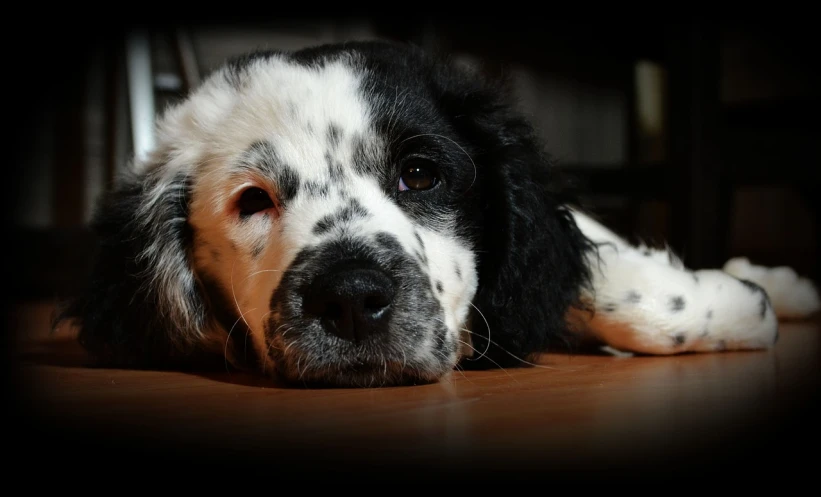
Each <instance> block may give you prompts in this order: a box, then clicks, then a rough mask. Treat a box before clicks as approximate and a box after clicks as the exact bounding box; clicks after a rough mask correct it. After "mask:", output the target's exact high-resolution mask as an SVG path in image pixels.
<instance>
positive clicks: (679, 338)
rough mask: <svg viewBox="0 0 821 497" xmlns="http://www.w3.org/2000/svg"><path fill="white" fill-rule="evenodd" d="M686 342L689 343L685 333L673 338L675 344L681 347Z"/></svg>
mask: <svg viewBox="0 0 821 497" xmlns="http://www.w3.org/2000/svg"><path fill="white" fill-rule="evenodd" d="M685 341H687V335H685V334H684V333H677V334H676V335H674V336H673V342H674V343H675V344H676V345H681V344H683V343H684V342H685Z"/></svg>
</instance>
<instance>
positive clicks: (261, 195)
mask: <svg viewBox="0 0 821 497" xmlns="http://www.w3.org/2000/svg"><path fill="white" fill-rule="evenodd" d="M272 207H274V201H273V200H271V197H270V196H269V195H268V192H266V191H265V190H263V189H262V188H257V187H251V188H248V189H247V190H245V191H244V192H242V195H241V196H240V198H239V213H240V215H241V216H250V215H251V214H254V213H255V212H259V211H264V210H266V209H270V208H272Z"/></svg>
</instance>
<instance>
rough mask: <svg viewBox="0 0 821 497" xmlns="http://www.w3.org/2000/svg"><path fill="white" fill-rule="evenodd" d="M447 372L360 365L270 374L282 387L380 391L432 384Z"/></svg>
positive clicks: (381, 365)
mask: <svg viewBox="0 0 821 497" xmlns="http://www.w3.org/2000/svg"><path fill="white" fill-rule="evenodd" d="M450 369H451V368H448V367H446V366H445V365H442V366H441V367H439V368H437V369H436V370H431V369H428V370H420V369H409V368H407V367H406V368H404V369H403V368H401V365H398V364H375V363H370V364H369V363H363V364H358V365H356V366H349V367H345V368H342V367H337V368H332V369H327V368H326V369H323V370H316V369H307V370H300V371H297V370H295V369H293V368H279V367H277V368H276V370H275V373H274V374H275V377H276V379H277V380H279V381H282V382H283V383H285V384H288V385H291V386H302V387H306V388H382V387H402V386H414V385H426V384H431V383H436V382H437V381H439V380H440V379H441V378H442V377H443V376H444V375H445V374H447V373H448V372H449V371H450Z"/></svg>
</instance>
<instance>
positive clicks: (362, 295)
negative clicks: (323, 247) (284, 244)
mask: <svg viewBox="0 0 821 497" xmlns="http://www.w3.org/2000/svg"><path fill="white" fill-rule="evenodd" d="M394 294H395V286H394V283H393V280H391V278H390V277H389V276H388V275H387V274H386V273H385V272H384V271H382V270H380V269H377V268H375V267H372V266H366V267H341V268H337V269H332V270H331V271H329V272H327V273H325V274H321V275H319V276H318V277H317V278H316V279H315V280H314V281H313V283H312V284H311V286H310V287H309V288H308V291H307V292H306V294H305V300H304V304H303V309H304V311H305V312H306V313H307V314H309V315H313V316H316V317H318V318H319V319H320V321H321V322H322V324H323V326H324V327H325V329H326V330H327V331H328V332H329V333H333V334H334V335H336V336H338V337H340V338H344V339H345V340H350V341H359V340H364V339H365V338H367V337H368V336H370V335H375V334H378V333H382V332H385V331H387V329H388V321H389V320H390V314H391V303H392V302H393V297H394Z"/></svg>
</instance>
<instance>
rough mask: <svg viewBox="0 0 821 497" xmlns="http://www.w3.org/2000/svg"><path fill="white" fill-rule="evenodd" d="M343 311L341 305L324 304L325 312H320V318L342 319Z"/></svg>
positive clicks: (334, 303)
mask: <svg viewBox="0 0 821 497" xmlns="http://www.w3.org/2000/svg"><path fill="white" fill-rule="evenodd" d="M343 314H344V311H343V310H342V305H341V304H340V303H338V302H326V303H325V310H324V312H322V317H323V318H325V319H334V320H336V319H342V315H343Z"/></svg>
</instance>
